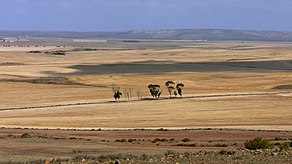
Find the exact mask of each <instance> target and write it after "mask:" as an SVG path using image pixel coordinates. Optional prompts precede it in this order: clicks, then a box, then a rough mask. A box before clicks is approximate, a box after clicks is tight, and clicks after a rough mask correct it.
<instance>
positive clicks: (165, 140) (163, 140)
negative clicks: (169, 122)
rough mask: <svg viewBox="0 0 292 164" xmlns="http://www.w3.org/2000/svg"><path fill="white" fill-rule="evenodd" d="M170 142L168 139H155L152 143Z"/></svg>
mask: <svg viewBox="0 0 292 164" xmlns="http://www.w3.org/2000/svg"><path fill="white" fill-rule="evenodd" d="M167 141H168V140H167V139H166V138H155V139H154V140H153V141H152V142H153V143H156V142H167Z"/></svg>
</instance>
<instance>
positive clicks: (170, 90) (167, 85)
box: [165, 81, 175, 97]
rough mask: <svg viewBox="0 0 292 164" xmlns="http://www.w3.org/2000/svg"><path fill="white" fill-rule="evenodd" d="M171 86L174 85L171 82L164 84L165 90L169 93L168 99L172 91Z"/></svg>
mask: <svg viewBox="0 0 292 164" xmlns="http://www.w3.org/2000/svg"><path fill="white" fill-rule="evenodd" d="M173 84H175V83H174V82H173V81H167V82H165V86H166V87H167V90H168V92H169V97H171V93H172V90H174V87H173V86H172V85H173Z"/></svg>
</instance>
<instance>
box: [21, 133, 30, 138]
mask: <svg viewBox="0 0 292 164" xmlns="http://www.w3.org/2000/svg"><path fill="white" fill-rule="evenodd" d="M20 138H31V135H29V134H28V133H24V134H22V135H21V136H20Z"/></svg>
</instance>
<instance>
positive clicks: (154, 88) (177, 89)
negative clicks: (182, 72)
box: [112, 81, 185, 101]
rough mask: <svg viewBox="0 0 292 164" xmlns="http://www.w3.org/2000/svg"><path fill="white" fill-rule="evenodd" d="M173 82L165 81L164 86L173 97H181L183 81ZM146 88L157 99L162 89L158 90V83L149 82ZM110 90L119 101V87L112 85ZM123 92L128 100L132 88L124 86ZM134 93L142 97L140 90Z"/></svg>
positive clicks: (120, 94) (120, 93)
mask: <svg viewBox="0 0 292 164" xmlns="http://www.w3.org/2000/svg"><path fill="white" fill-rule="evenodd" d="M175 84H176V83H175V82H173V81H167V82H165V86H166V88H167V91H168V92H169V96H170V97H172V93H173V94H174V95H175V97H177V96H178V95H179V96H180V97H182V90H183V87H184V86H185V85H184V84H183V83H177V84H176V85H175ZM148 89H149V91H150V94H151V96H152V97H153V99H158V98H159V97H160V96H161V94H162V91H161V90H160V85H158V84H149V85H148ZM112 90H113V93H114V96H113V97H114V98H115V100H116V101H119V99H120V98H121V96H122V95H123V94H122V92H121V91H120V88H119V87H112ZM124 92H125V98H126V100H127V101H129V100H130V99H131V97H132V90H131V89H129V88H126V89H125V90H124ZM136 94H137V97H138V99H140V98H142V93H141V91H140V90H137V91H136Z"/></svg>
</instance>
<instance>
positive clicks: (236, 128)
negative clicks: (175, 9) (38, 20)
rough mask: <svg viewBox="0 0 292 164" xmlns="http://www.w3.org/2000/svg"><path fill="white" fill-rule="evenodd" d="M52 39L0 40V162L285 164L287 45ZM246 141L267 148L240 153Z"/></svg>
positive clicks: (289, 102) (291, 58) (291, 116)
mask: <svg viewBox="0 0 292 164" xmlns="http://www.w3.org/2000/svg"><path fill="white" fill-rule="evenodd" d="M53 43H54V41H52V40H49V41H48V40H46V41H40V40H37V41H34V42H33V43H26V42H23V43H22V42H18V43H11V46H10V47H7V46H4V44H2V43H1V44H0V127H2V128H1V129H0V159H1V160H2V162H13V161H14V162H17V161H18V162H19V161H20V162H25V161H30V162H36V163H37V162H40V161H38V160H46V159H47V160H49V161H54V160H53V159H55V161H54V162H56V163H57V162H58V161H56V159H57V158H58V160H59V161H66V160H67V161H72V160H73V161H75V162H82V160H83V162H88V161H91V162H93V163H94V162H97V161H100V162H106V161H107V162H109V161H111V162H114V161H115V160H117V159H119V160H121V161H123V162H124V163H131V162H132V163H133V162H134V163H137V162H140V163H141V162H143V161H144V163H165V162H166V161H169V162H171V163H175V162H180V163H189V161H194V162H202V161H204V160H200V159H205V160H207V159H208V160H210V161H207V163H210V162H212V161H213V162H214V161H219V162H218V163H226V162H227V163H228V162H229V163H230V162H235V163H236V162H238V163H240V162H242V163H246V162H248V161H254V162H257V163H261V162H262V163H265V162H267V161H271V160H275V161H274V163H290V162H291V157H292V156H291V152H290V151H289V150H288V149H285V151H282V150H284V149H282V147H281V145H282V144H284V143H285V142H290V140H291V137H292V121H291V120H292V112H291V111H292V74H291V71H292V55H291V54H292V43H285V42H283V43H280V42H202V43H201V42H191V41H185V42H183V41H181V42H178V41H173V42H153V43H152V42H138V43H131V42H130V43H125V42H118V41H117V42H114V43H106V42H88V43H87V44H86V40H83V41H82V46H78V43H76V42H73V41H69V40H65V41H64V42H60V41H58V45H57V46H56V45H54V44H53ZM24 44H32V45H30V46H25V47H24V46H20V45H24ZM36 44H38V45H39V46H35V45H36ZM80 44H81V43H80ZM56 52H58V53H59V52H62V53H63V52H64V53H65V54H66V55H60V54H59V55H58V54H56ZM169 80H171V81H173V82H175V83H176V84H177V83H183V84H184V85H185V86H184V88H183V96H182V97H180V96H177V97H175V96H174V95H172V97H170V95H169V93H168V90H167V88H166V86H165V82H166V81H169ZM149 84H159V85H160V89H161V91H162V94H161V96H160V98H158V99H153V98H152V96H151V95H150V92H149V89H148V87H147V86H148V85H149ZM115 87H119V88H120V91H121V92H122V93H123V95H122V97H121V99H120V101H119V102H115V99H114V98H113V91H112V89H113V88H115ZM126 92H128V93H130V96H129V99H126V98H125V93H126ZM137 129H139V130H137ZM158 129H159V130H158ZM255 137H263V138H265V139H267V140H268V141H269V142H270V144H271V145H273V146H271V147H272V148H271V149H269V150H261V152H257V151H249V150H245V149H243V148H244V147H245V146H244V142H245V141H246V140H250V139H253V138H255ZM277 137H279V138H278V139H276V138H277ZM183 139H186V140H187V139H189V140H190V141H187V142H184V141H183ZM186 140H185V141H186ZM289 149H290V147H289ZM202 150H204V152H199V151H202ZM221 150H222V151H221ZM208 153H211V154H208ZM212 153H213V154H212ZM125 154H135V155H136V156H135V157H133V156H130V155H128V156H126V155H125ZM101 155H104V156H106V157H104V156H103V157H100V156H101ZM108 155H116V156H111V157H110V156H108ZM118 155H120V156H118ZM122 155H125V156H122ZM86 156H87V157H86ZM244 156H245V157H246V158H245V157H244ZM253 156H258V158H254V157H253ZM261 159H262V160H261ZM131 160H133V161H131ZM0 162H1V161H0Z"/></svg>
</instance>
